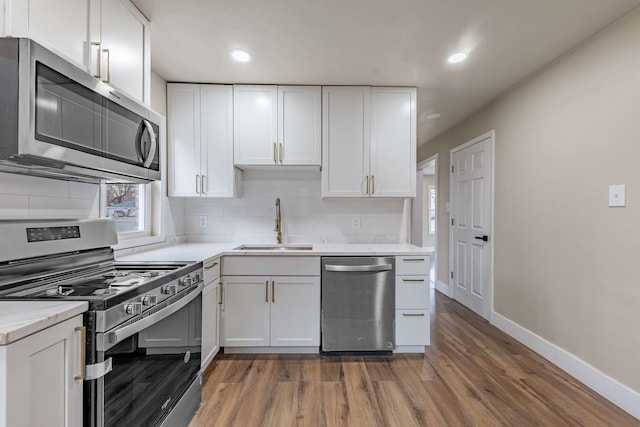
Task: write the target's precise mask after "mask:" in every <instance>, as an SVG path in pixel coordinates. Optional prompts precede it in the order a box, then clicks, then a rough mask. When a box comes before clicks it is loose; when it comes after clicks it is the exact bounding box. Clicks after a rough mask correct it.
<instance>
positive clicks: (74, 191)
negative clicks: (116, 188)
mask: <svg viewBox="0 0 640 427" xmlns="http://www.w3.org/2000/svg"><path fill="white" fill-rule="evenodd" d="M99 193H100V187H99V185H97V184H85V183H78V182H70V181H61V180H56V179H47V178H38V177H32V176H25V175H17V174H10V173H0V219H25V218H27V219H46V218H53V219H61V218H97V217H98V216H99V214H100V206H99Z"/></svg>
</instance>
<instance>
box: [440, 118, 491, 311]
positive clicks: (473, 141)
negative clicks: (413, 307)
mask: <svg viewBox="0 0 640 427" xmlns="http://www.w3.org/2000/svg"><path fill="white" fill-rule="evenodd" d="M495 134H496V131H495V129H492V130H490V131H489V132H486V133H483V134H482V135H480V136H477V137H475V138H473V139H471V140H469V141H467V142H465V143H464V144H461V145H458V146H457V147H454V148H452V149H451V150H449V209H448V212H449V217H450V218H451V212H453V211H454V197H453V179H451V169H452V168H453V155H454V153H456V152H458V151H460V150H464V149H465V148H468V147H470V146H472V145H474V144H476V143H478V142H480V141H484V140H486V139H489V145H490V146H491V202H490V203H491V215H490V216H491V218H490V222H491V238H490V239H489V245H491V267H490V269H489V281H488V283H487V287H488V289H486V291H487V296H488V298H487V299H485V301H488V307H487V306H486V305H485V304H483V306H482V317H484V318H485V319H487V320H488V321H489V322H490V323H493V321H492V316H493V270H494V264H495V245H494V244H493V243H494V240H495V239H494V236H495V222H494V218H495V197H496V191H495V190H496V180H495V175H496V174H495V170H496V154H495V153H496V150H495V141H496V139H495ZM453 246H454V244H453V227H452V226H451V221H449V292H448V294H447V295H448V296H449V297H451V298H453V282H452V281H451V276H452V275H453Z"/></svg>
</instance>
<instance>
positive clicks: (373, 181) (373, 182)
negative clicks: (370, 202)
mask: <svg viewBox="0 0 640 427" xmlns="http://www.w3.org/2000/svg"><path fill="white" fill-rule="evenodd" d="M375 179H376V177H375V175H371V195H372V196H373V193H375V192H376V181H375Z"/></svg>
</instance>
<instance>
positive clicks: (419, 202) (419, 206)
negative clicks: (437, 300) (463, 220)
mask: <svg viewBox="0 0 640 427" xmlns="http://www.w3.org/2000/svg"><path fill="white" fill-rule="evenodd" d="M432 161H433V162H434V165H435V173H434V176H435V183H434V185H435V187H436V234H435V239H434V244H433V256H432V257H430V258H431V259H430V260H429V261H430V262H431V264H433V276H434V281H435V288H436V289H438V283H439V282H438V262H437V259H438V236H439V235H440V233H439V232H438V218H439V214H438V202H439V200H440V191H438V169H439V165H438V153H436V154H434V155H433V156H431V157H427V158H426V159H424V160H422V161H421V162H419V163H418V165H417V167H416V175H420V177H422V176H424V174H423V173H422V171H423V169H424V168H425V167H426V166H427V165H428V164H429V163H431V162H432ZM416 179H417V176H416ZM416 188H417V185H416ZM423 194H424V190H423ZM412 203H414V204H415V205H416V209H412V212H413V213H416V215H415V216H416V217H417V218H414V217H413V216H412V219H411V222H412V224H415V222H417V221H423V219H424V216H425V215H428V212H425V211H424V204H425V200H423V198H422V194H420V195H419V196H418V194H417V193H416V197H415V198H414V199H413V200H412ZM418 213H419V215H418ZM413 230H414V226H413V225H412V227H411V236H412V237H413ZM422 235H424V229H422ZM422 235H421V236H420V244H421V246H422V243H423V242H422ZM412 243H413V244H415V242H412Z"/></svg>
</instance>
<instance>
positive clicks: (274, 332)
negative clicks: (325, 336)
mask: <svg viewBox="0 0 640 427" xmlns="http://www.w3.org/2000/svg"><path fill="white" fill-rule="evenodd" d="M271 282H272V291H273V294H272V298H271V345H272V346H275V347H287V346H292V347H304V346H319V345H320V278H319V277H295V276H274V277H272V278H271Z"/></svg>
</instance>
